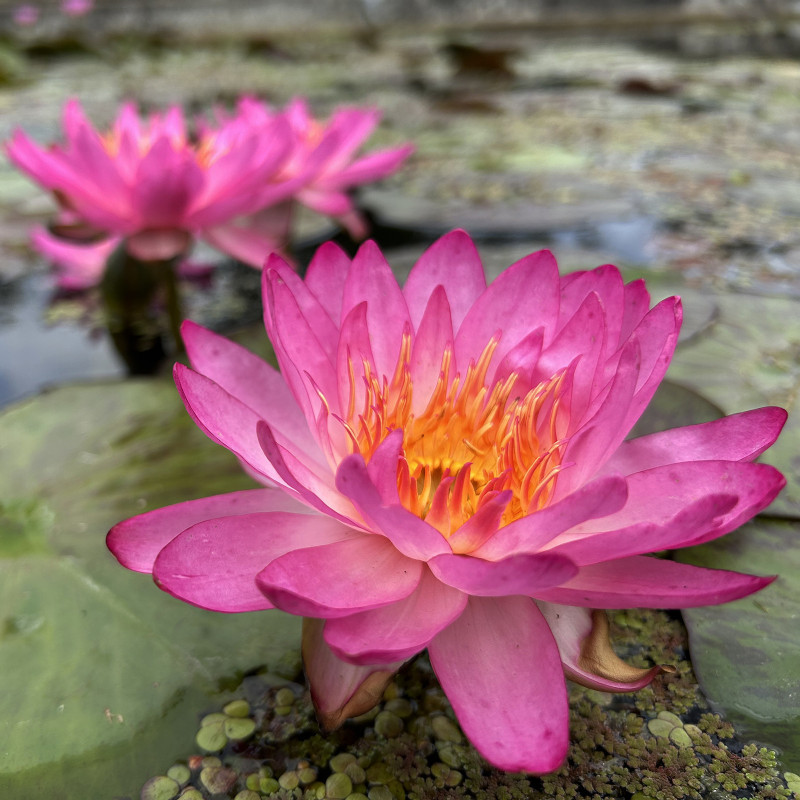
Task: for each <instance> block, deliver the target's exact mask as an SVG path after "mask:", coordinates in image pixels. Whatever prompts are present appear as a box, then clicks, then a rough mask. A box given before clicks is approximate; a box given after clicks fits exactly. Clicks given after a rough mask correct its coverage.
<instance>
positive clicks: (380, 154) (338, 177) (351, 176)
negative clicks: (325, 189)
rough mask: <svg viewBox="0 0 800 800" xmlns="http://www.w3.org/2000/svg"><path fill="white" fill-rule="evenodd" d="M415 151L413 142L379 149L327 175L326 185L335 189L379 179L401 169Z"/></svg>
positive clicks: (347, 187)
mask: <svg viewBox="0 0 800 800" xmlns="http://www.w3.org/2000/svg"><path fill="white" fill-rule="evenodd" d="M413 152H414V145H411V144H407V145H405V146H404V147H397V148H394V149H392V150H378V151H376V152H374V153H370V154H369V155H367V156H364V157H363V158H360V159H358V160H357V161H354V162H353V163H352V164H350V165H349V166H347V167H344V168H343V169H341V170H339V171H338V172H336V173H334V174H332V175H330V176H328V177H326V178H325V179H324V182H325V185H326V186H330V187H331V188H335V189H349V188H350V187H352V186H358V185H359V184H361V183H369V182H370V181H377V180H379V179H380V178H385V177H386V176H387V175H391V174H392V173H393V172H395V171H396V170H397V169H399V168H400V165H401V164H402V163H403V162H404V161H405V160H406V159H407V158H408V157H409V156H410V155H411V153H413Z"/></svg>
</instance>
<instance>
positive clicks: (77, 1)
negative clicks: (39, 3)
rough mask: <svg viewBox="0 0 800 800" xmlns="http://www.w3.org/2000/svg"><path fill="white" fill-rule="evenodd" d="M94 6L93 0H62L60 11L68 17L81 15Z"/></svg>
mask: <svg viewBox="0 0 800 800" xmlns="http://www.w3.org/2000/svg"><path fill="white" fill-rule="evenodd" d="M92 8H94V0H63V2H62V3H61V11H62V12H63V13H64V14H67V16H70V17H82V16H83V15H84V14H88V13H89V12H90V11H91V10H92Z"/></svg>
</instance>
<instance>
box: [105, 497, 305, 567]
mask: <svg viewBox="0 0 800 800" xmlns="http://www.w3.org/2000/svg"><path fill="white" fill-rule="evenodd" d="M259 511H288V512H292V513H295V514H302V513H309V511H308V509H306V508H305V506H303V505H301V504H300V503H298V502H297V501H295V500H292V499H291V498H290V497H289V496H288V495H286V494H285V493H284V492H282V491H280V490H277V489H251V490H250V491H245V492H231V493H229V494H218V495H214V496H213V497H203V498H200V499H199V500H188V501H186V502H185V503H177V504H175V505H172V506H166V507H164V508H157V509H155V510H154V511H148V512H146V513H144V514H139V515H138V516H136V517H131V518H130V519H126V520H125V521H123V522H120V523H118V524H117V525H115V526H114V527H113V528H112V529H111V530H110V531H109V532H108V537H107V538H106V544H107V545H108V549H109V550H110V551H111V552H112V553H113V554H114V555H115V556H116V558H117V560H118V561H119V563H120V564H122V566H123V567H127V568H128V569H132V570H135V571H136V572H152V571H153V564H154V562H155V560H156V556H157V555H158V554H159V552H160V551H161V550H162V549H163V548H164V547H166V546H167V545H168V544H169V543H170V542H171V541H172V540H173V539H174V538H175V537H176V536H177V535H178V534H179V533H181V532H182V531H184V530H186V529H187V528H189V527H191V526H192V525H195V524H197V523H198V522H202V521H203V520H207V519H215V518H217V517H233V516H235V515H237V514H252V513H254V512H259Z"/></svg>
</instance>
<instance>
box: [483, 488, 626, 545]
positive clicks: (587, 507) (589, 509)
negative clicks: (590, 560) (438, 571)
mask: <svg viewBox="0 0 800 800" xmlns="http://www.w3.org/2000/svg"><path fill="white" fill-rule="evenodd" d="M627 499H628V488H627V484H626V483H625V480H624V479H623V478H620V477H618V476H609V477H605V478H598V479H597V480H595V481H592V482H591V483H588V484H586V485H585V486H583V487H581V488H580V489H578V490H577V491H576V492H573V493H572V494H571V495H568V496H567V497H565V498H564V499H563V500H560V501H559V502H557V503H552V504H551V505H549V506H547V507H546V508H543V509H542V510H541V511H537V512H535V513H533V514H528V515H527V516H524V517H522V518H520V519H518V520H515V521H514V522H512V523H510V524H509V525H505V526H503V527H502V528H500V530H499V531H497V533H496V534H495V535H494V536H493V537H492V538H491V539H489V540H488V541H487V542H486V543H485V544H484V545H483V546H482V547H480V548H479V549H478V550H476V551H475V553H473V555H475V556H479V557H480V558H485V559H488V560H490V561H496V560H498V559H501V558H505V557H507V556H510V555H513V554H516V553H535V552H536V551H537V550H539V549H540V548H541V547H543V546H544V545H545V544H547V543H548V542H549V541H551V540H552V539H554V538H555V537H556V536H558V535H559V534H560V533H563V532H564V531H567V530H569V529H570V528H573V527H574V526H575V525H578V524H580V523H581V522H584V521H585V520H587V519H589V520H593V519H598V518H603V517H606V516H608V515H609V514H613V513H614V512H615V511H619V509H620V508H622V507H623V506H624V504H625V502H626V501H627Z"/></svg>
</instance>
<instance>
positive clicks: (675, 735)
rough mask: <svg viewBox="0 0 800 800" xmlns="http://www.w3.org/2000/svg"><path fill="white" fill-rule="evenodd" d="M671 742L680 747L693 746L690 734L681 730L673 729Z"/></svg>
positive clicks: (681, 728)
mask: <svg viewBox="0 0 800 800" xmlns="http://www.w3.org/2000/svg"><path fill="white" fill-rule="evenodd" d="M669 740H670V741H671V742H672V743H673V744H676V745H678V747H691V746H692V737H691V736H689V734H688V733H686V731H685V730H684V729H683V727H680V728H673V729H672V730H671V731H670V734H669Z"/></svg>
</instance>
